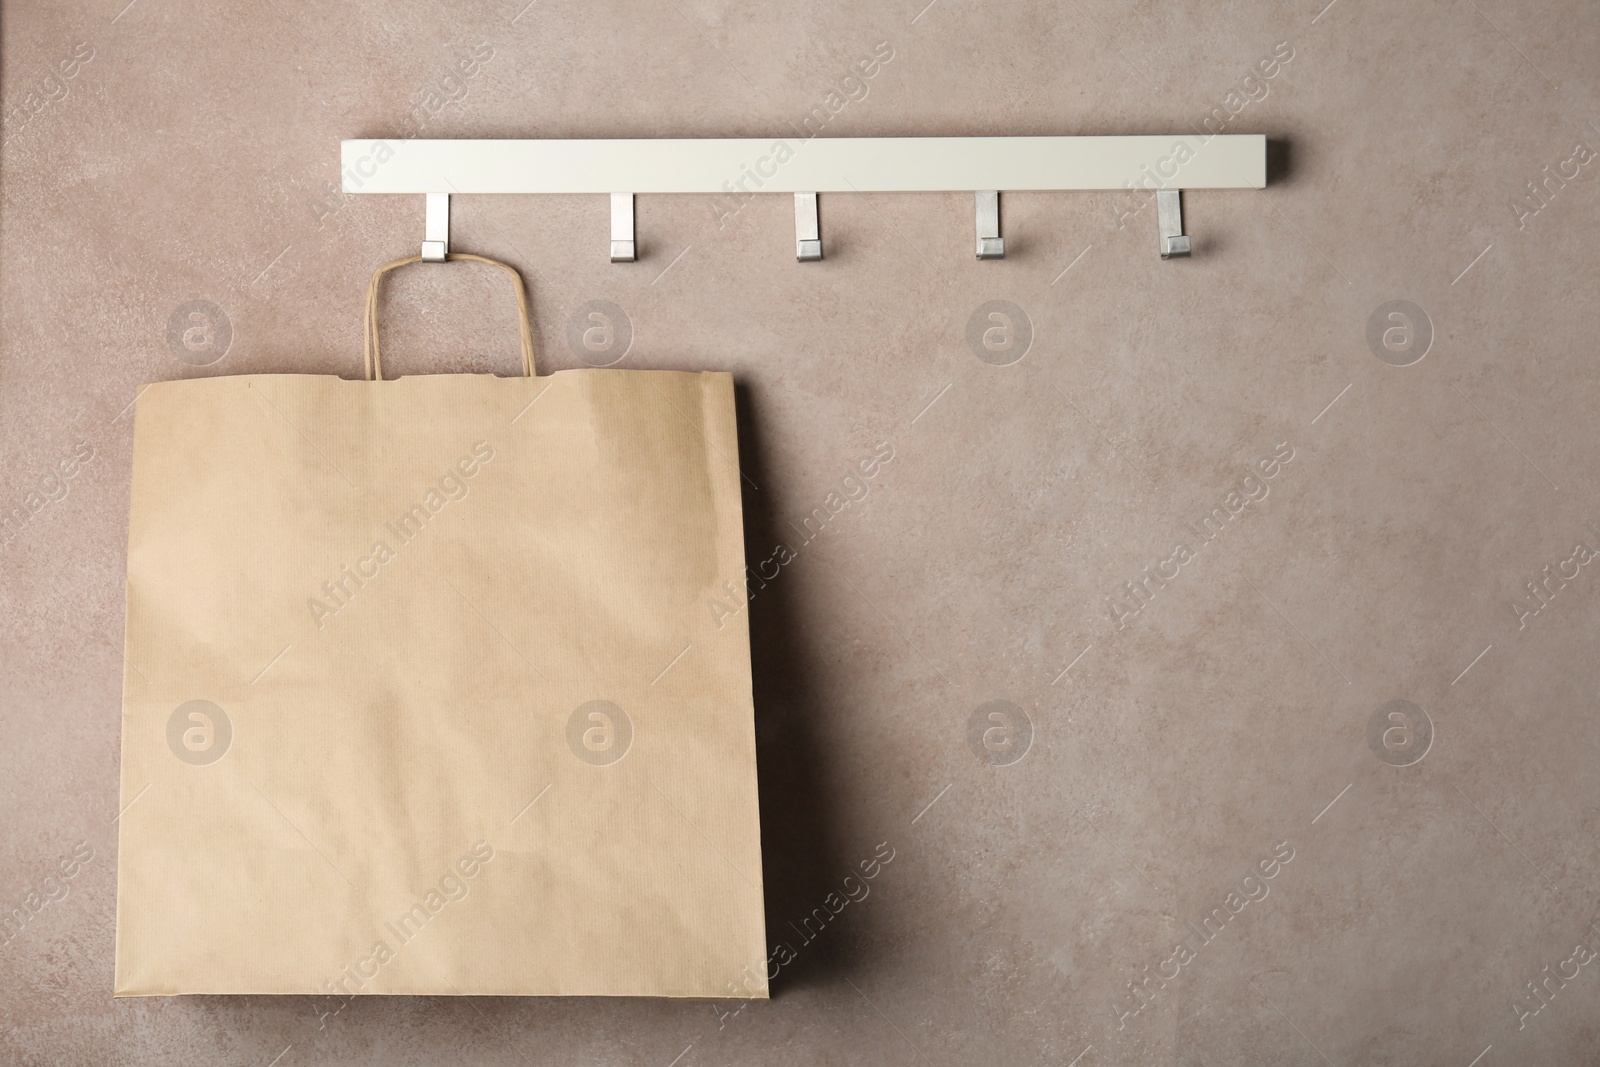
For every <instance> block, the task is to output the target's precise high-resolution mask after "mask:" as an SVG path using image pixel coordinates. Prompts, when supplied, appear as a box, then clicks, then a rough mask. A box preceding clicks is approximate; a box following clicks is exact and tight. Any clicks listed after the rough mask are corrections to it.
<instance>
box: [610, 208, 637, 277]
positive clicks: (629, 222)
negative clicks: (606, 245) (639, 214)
mask: <svg viewBox="0 0 1600 1067" xmlns="http://www.w3.org/2000/svg"><path fill="white" fill-rule="evenodd" d="M633 261H634V243H633V194H632V193H612V194H611V262H613V263H632V262H633Z"/></svg>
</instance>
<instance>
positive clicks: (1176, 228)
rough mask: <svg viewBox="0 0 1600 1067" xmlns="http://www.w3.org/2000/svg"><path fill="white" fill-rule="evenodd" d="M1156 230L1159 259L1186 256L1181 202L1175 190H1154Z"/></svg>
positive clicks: (1187, 249)
mask: <svg viewBox="0 0 1600 1067" xmlns="http://www.w3.org/2000/svg"><path fill="white" fill-rule="evenodd" d="M1156 228H1157V230H1159V231H1160V235H1161V258H1162V259H1173V258H1175V257H1180V256H1188V254H1189V239H1188V238H1187V237H1185V236H1184V235H1183V201H1182V200H1180V199H1179V198H1178V190H1176V189H1157V190H1156Z"/></svg>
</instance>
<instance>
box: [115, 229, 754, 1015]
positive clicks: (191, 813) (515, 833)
mask: <svg viewBox="0 0 1600 1067" xmlns="http://www.w3.org/2000/svg"><path fill="white" fill-rule="evenodd" d="M450 258H451V259H474V260H479V261H480V262H487V263H491V264H493V265H495V266H498V267H501V268H503V269H504V270H506V271H507V272H509V273H510V275H511V276H512V278H513V279H514V280H515V285H516V292H517V299H518V307H519V313H520V316H521V337H522V349H523V371H524V376H523V377H518V378H501V377H496V376H493V375H487V374H456V375H427V376H419V377H403V378H399V379H395V380H391V381H385V380H383V374H382V364H381V356H380V352H379V349H378V344H377V301H378V287H379V282H380V280H381V278H382V276H383V274H384V272H385V271H388V270H390V269H392V268H394V267H398V266H401V265H403V264H405V263H409V262H414V261H415V259H416V257H412V258H411V259H407V260H399V261H397V262H395V263H391V264H388V265H387V266H385V267H383V268H381V269H380V270H379V272H378V273H377V274H375V275H374V277H373V279H372V283H371V285H370V286H369V288H368V294H367V324H366V333H367V338H368V343H367V374H366V380H363V381H351V380H344V379H341V378H338V377H335V376H332V375H327V376H323V375H299V374H255V375H243V376H236V377H211V378H197V379H190V380H186V381H175V382H164V383H160V384H155V385H151V386H149V387H147V388H146V389H145V390H144V391H143V392H142V393H141V395H140V397H139V399H138V404H137V416H136V423H135V431H134V446H133V485H132V504H131V520H130V530H129V539H128V581H127V645H126V659H127V668H126V671H125V678H124V689H123V692H124V696H123V719H122V793H121V806H122V808H123V814H122V815H121V817H120V855H119V860H118V870H117V879H118V888H117V944H116V985H115V992H116V994H117V995H118V996H134V995H151V994H178V993H305V994H324V995H329V994H332V995H339V996H347V995H355V994H371V993H409V994H447V995H449V994H507V995H577V994H583V995H608V996H666V997H729V996H735V997H740V996H742V997H765V996H766V995H767V974H766V962H765V961H766V953H765V951H764V950H763V942H764V937H765V932H764V916H763V907H762V882H761V846H760V826H759V814H758V802H757V791H756V758H755V731H754V716H753V708H752V704H751V679H750V649H749V634H748V629H747V626H746V623H745V618H744V614H743V613H739V614H738V615H728V614H727V613H726V612H723V613H720V614H721V616H722V617H720V618H719V617H718V614H719V613H714V612H712V611H710V610H708V607H707V605H708V602H709V601H711V600H712V599H714V598H715V599H718V600H721V599H725V597H726V593H725V592H724V583H726V582H732V583H734V584H735V586H736V587H742V586H743V583H744V543H743V530H742V518H741V505H740V488H739V482H740V473H739V460H738V442H737V439H736V434H735V425H734V399H733V381H732V377H731V375H729V374H726V373H681V372H669V371H636V370H600V369H579V370H564V371H560V372H558V373H555V374H550V375H546V376H544V377H535V376H534V353H533V337H532V330H531V328H530V326H529V322H528V311H527V298H526V295H525V293H524V292H523V288H522V282H521V279H520V277H519V276H518V275H517V273H516V271H515V270H514V269H512V268H510V267H508V266H506V265H505V264H500V263H495V261H493V260H481V259H480V257H475V256H459V255H453V256H451V257H450Z"/></svg>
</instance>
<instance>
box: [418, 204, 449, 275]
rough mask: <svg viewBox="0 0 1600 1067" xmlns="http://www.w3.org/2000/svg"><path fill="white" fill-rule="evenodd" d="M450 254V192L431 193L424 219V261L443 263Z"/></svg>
mask: <svg viewBox="0 0 1600 1067" xmlns="http://www.w3.org/2000/svg"><path fill="white" fill-rule="evenodd" d="M449 254H450V194H449V193H429V194H428V206H427V208H426V209H425V214H424V215H423V219H422V261H423V262H424V263H443V262H444V261H445V257H446V256H448V255H449Z"/></svg>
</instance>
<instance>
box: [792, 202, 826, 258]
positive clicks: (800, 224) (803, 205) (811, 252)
mask: <svg viewBox="0 0 1600 1067" xmlns="http://www.w3.org/2000/svg"><path fill="white" fill-rule="evenodd" d="M794 258H795V259H797V260H799V261H800V262H801V263H812V262H815V261H817V260H819V259H821V258H822V227H821V225H820V224H819V223H818V221H817V194H816V193H795V194H794Z"/></svg>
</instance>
